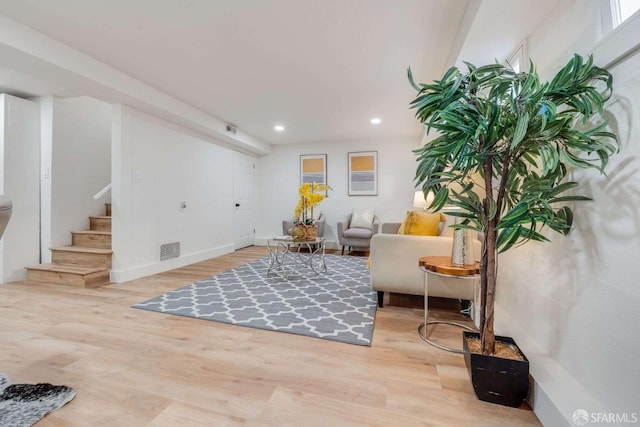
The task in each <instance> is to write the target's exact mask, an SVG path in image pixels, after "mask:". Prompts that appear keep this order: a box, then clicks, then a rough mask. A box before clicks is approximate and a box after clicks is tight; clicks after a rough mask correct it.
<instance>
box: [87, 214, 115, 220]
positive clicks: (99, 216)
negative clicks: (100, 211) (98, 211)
mask: <svg viewBox="0 0 640 427" xmlns="http://www.w3.org/2000/svg"><path fill="white" fill-rule="evenodd" d="M89 218H95V219H111V217H110V216H106V215H91V216H89Z"/></svg>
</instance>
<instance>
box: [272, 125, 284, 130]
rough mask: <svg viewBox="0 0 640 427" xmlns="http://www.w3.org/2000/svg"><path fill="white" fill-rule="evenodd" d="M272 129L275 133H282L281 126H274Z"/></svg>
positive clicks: (282, 128)
mask: <svg viewBox="0 0 640 427" xmlns="http://www.w3.org/2000/svg"><path fill="white" fill-rule="evenodd" d="M273 129H274V130H275V131H276V132H284V126H282V125H275V126H274V127H273Z"/></svg>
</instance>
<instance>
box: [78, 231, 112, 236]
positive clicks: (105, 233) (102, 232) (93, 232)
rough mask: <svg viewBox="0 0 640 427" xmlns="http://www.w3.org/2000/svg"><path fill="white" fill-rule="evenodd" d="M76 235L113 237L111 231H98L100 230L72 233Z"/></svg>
mask: <svg viewBox="0 0 640 427" xmlns="http://www.w3.org/2000/svg"><path fill="white" fill-rule="evenodd" d="M72 233H74V234H101V235H104V236H111V232H110V231H98V230H80V231H72Z"/></svg>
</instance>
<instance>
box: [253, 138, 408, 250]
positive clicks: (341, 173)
mask: <svg viewBox="0 0 640 427" xmlns="http://www.w3.org/2000/svg"><path fill="white" fill-rule="evenodd" d="M417 147H418V142H417V140H416V141H414V140H405V139H400V140H370V141H337V142H331V143H324V144H323V143H316V144H291V145H289V144H287V145H280V146H274V148H273V150H272V152H271V153H270V154H268V155H266V156H263V157H260V158H259V159H258V162H257V164H256V191H255V194H256V202H257V203H256V206H257V208H256V242H257V243H258V244H265V242H266V240H267V239H269V238H271V237H273V236H276V235H280V234H282V220H283V219H288V218H291V217H293V211H294V209H295V206H296V203H297V202H298V188H299V186H300V155H302V154H327V182H328V184H329V185H330V186H331V187H332V188H333V191H330V192H329V197H328V198H326V199H325V200H324V201H323V202H322V204H321V205H320V209H321V210H322V212H323V213H324V214H325V216H326V221H327V223H326V228H325V237H326V238H327V241H328V246H329V245H331V246H332V245H333V244H334V242H337V232H336V223H337V222H338V221H339V220H341V219H342V218H343V217H344V216H345V215H346V214H348V213H350V212H351V211H352V210H353V208H355V207H369V208H374V209H375V210H376V214H377V215H378V216H379V217H380V219H381V220H382V221H401V220H402V219H403V218H404V215H405V213H406V211H407V210H408V209H412V204H413V194H414V183H413V177H414V175H415V170H416V165H417V163H416V157H415V155H414V154H413V153H412V150H414V149H416V148H417ZM351 151H377V152H378V195H377V196H349V195H348V187H347V185H348V180H347V179H348V177H347V174H348V161H347V153H348V152H351ZM336 244H337V243H336Z"/></svg>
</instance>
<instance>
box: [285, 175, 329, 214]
mask: <svg viewBox="0 0 640 427" xmlns="http://www.w3.org/2000/svg"><path fill="white" fill-rule="evenodd" d="M329 190H331V187H330V186H328V185H326V184H316V183H315V182H312V183H308V182H305V183H304V184H302V185H301V186H300V188H299V189H298V194H300V199H299V200H298V204H297V205H296V210H295V212H294V214H293V216H294V217H295V218H296V219H297V220H298V221H299V222H301V223H303V224H307V225H311V224H313V221H314V218H313V208H314V207H316V206H318V205H319V204H320V202H322V201H323V200H324V198H325V197H326V196H327V191H329ZM321 192H322V193H321Z"/></svg>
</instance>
